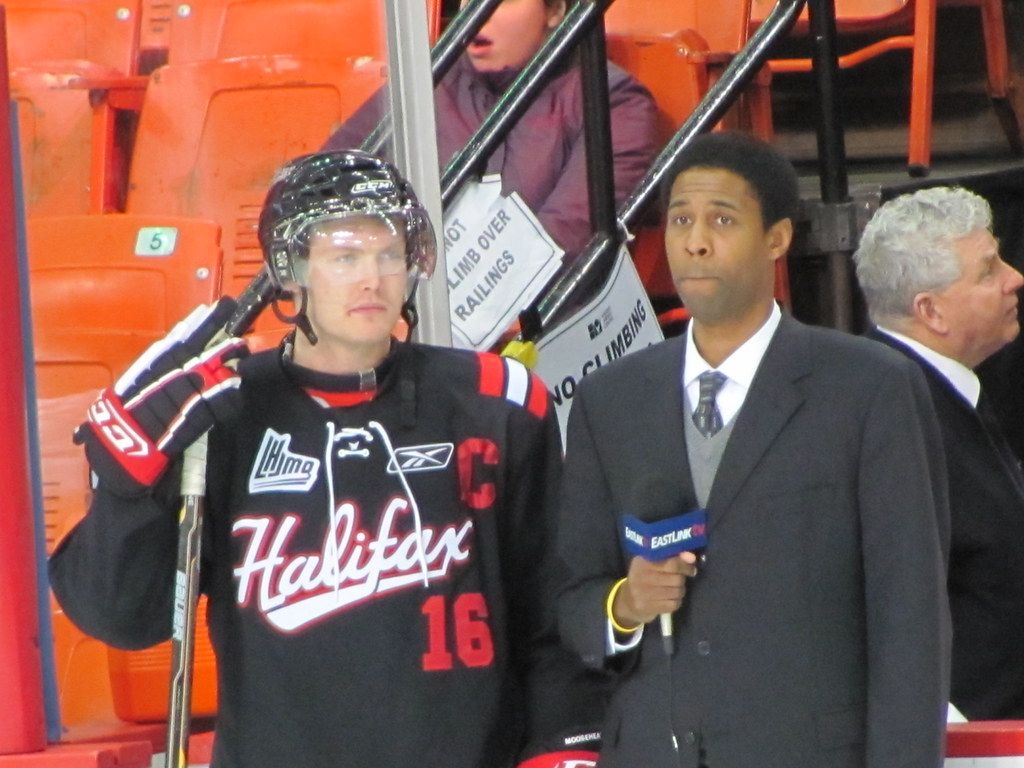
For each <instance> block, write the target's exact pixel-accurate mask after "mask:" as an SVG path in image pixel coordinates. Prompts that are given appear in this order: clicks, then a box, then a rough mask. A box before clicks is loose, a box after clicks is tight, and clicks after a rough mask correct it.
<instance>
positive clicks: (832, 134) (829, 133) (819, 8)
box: [808, 0, 853, 331]
mask: <svg viewBox="0 0 1024 768" xmlns="http://www.w3.org/2000/svg"><path fill="white" fill-rule="evenodd" d="M808 9H809V11H810V29H811V38H812V40H813V41H814V50H813V51H812V53H811V60H812V62H813V66H814V89H815V94H816V96H817V100H818V116H817V117H818V119H817V136H818V158H819V172H820V184H821V202H822V203H824V204H825V205H826V206H827V205H833V204H839V203H845V202H847V201H848V200H849V199H850V188H849V180H848V179H847V175H846V139H845V136H844V133H843V116H842V107H841V105H840V103H839V100H838V98H837V97H838V93H839V58H838V53H837V46H836V7H835V0H809V2H808ZM827 259H828V276H829V287H830V292H831V296H832V326H833V327H834V328H838V329H840V330H844V331H849V330H851V329H852V327H853V295H852V291H853V288H852V285H853V283H852V272H851V269H850V255H849V254H848V253H846V252H843V251H836V252H833V253H829V254H828V255H827Z"/></svg>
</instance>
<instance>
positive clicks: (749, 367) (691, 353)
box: [605, 303, 782, 655]
mask: <svg viewBox="0 0 1024 768" xmlns="http://www.w3.org/2000/svg"><path fill="white" fill-rule="evenodd" d="M781 321H782V310H780V309H779V305H778V304H775V303H773V304H772V311H771V314H770V315H769V316H768V319H767V320H765V321H764V324H763V325H762V326H761V327H760V328H758V329H757V331H755V333H754V335H753V336H751V337H750V338H749V339H747V340H746V341H745V342H743V343H742V344H740V346H739V347H737V348H736V350H735V351H734V352H733V353H732V354H731V355H729V356H728V357H727V358H725V360H723V361H722V364H721V365H720V366H718V367H717V368H712V367H711V366H710V365H709V364H708V362H707V360H705V359H704V358H703V357H701V354H700V352H698V351H697V344H696V343H695V342H694V340H693V323H689V325H688V326H687V329H686V349H685V351H684V352H683V372H682V385H683V389H684V390H685V392H686V397H685V398H684V400H685V401H686V402H687V403H688V406H687V407H688V408H689V409H690V413H689V414H688V416H692V415H693V411H694V410H696V408H697V402H698V400H699V399H700V382H699V381H698V380H697V379H698V377H699V376H700V375H701V374H702V373H704V372H705V371H718V372H719V373H721V374H722V375H724V376H725V377H726V379H725V383H724V384H723V385H722V388H721V389H720V390H719V391H718V395H717V396H716V397H715V402H716V403H717V405H718V411H719V413H721V414H722V426H725V425H726V424H728V423H729V422H730V421H732V420H733V419H734V418H736V414H737V413H739V412H740V408H742V407H743V401H744V400H746V399H747V393H748V392H749V391H750V385H751V384H752V383H753V382H754V374H756V373H757V369H758V367H759V366H760V365H761V360H762V359H763V358H764V353H765V352H767V351H768V345H769V344H771V341H772V337H774V336H775V331H776V330H778V327H779V323H780V322H781ZM684 418H686V416H684ZM605 623H606V625H607V630H608V636H607V637H608V642H607V644H606V648H608V651H609V655H614V654H616V653H621V652H623V651H628V650H630V649H632V648H635V647H636V646H637V644H638V643H639V642H640V640H641V638H642V637H643V634H644V628H643V627H642V626H641V627H640V628H639V629H637V631H636V632H634V633H633V634H632V635H630V636H629V638H628V639H626V638H625V637H624V636H623V635H621V634H619V633H616V632H615V630H614V628H613V627H612V623H611V622H610V621H607V622H605ZM623 640H625V642H623Z"/></svg>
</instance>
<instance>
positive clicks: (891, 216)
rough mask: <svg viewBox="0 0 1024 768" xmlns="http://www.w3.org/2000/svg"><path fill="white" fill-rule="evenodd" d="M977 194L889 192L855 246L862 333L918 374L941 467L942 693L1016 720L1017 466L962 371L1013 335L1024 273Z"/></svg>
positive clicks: (1021, 572) (1021, 653)
mask: <svg viewBox="0 0 1024 768" xmlns="http://www.w3.org/2000/svg"><path fill="white" fill-rule="evenodd" d="M991 227H992V213H991V210H990V208H989V205H988V203H987V202H986V201H985V200H984V199H983V198H981V197H979V196H978V195H976V194H974V193H973V192H969V191H967V190H965V189H951V188H948V187H936V188H932V189H924V190H920V191H918V192H915V193H914V194H911V195H903V196H901V197H898V198H896V199H894V200H891V201H889V202H887V203H886V204H885V205H883V206H882V207H881V208H879V210H878V212H877V213H876V214H875V216H874V217H873V218H872V220H871V222H870V223H869V224H868V226H867V228H866V229H865V230H864V234H863V237H862V238H861V244H860V247H859V248H858V250H857V253H856V255H855V257H854V258H855V260H856V262H857V276H858V278H859V279H860V283H861V286H862V288H863V289H864V294H865V297H866V299H867V302H868V308H869V312H870V314H871V318H872V320H873V321H874V322H875V324H876V326H877V327H876V329H875V330H874V331H872V333H871V335H872V336H874V337H875V338H877V339H879V340H881V341H883V342H885V343H886V344H888V345H889V346H891V347H893V348H895V349H897V350H899V351H900V352H902V353H903V354H905V355H906V356H907V357H909V358H910V359H911V360H913V361H914V362H915V363H916V364H917V365H919V366H920V367H921V369H922V370H923V371H924V372H925V377H926V378H927V380H928V386H929V388H930V389H931V393H932V399H933V401H934V403H935V410H936V412H937V413H938V416H939V426H940V428H941V430H942V441H943V445H944V447H945V451H946V464H947V469H948V474H949V499H950V516H951V519H952V539H951V548H950V557H949V584H948V586H949V602H950V611H951V613H952V619H953V669H952V688H951V700H952V702H953V704H954V705H955V706H956V707H957V708H958V709H959V710H960V711H961V712H963V713H964V714H965V715H966V716H967V717H968V718H970V719H972V720H974V719H981V720H996V719H1019V718H1024V475H1022V474H1021V471H1020V464H1019V463H1018V459H1017V457H1016V456H1015V455H1014V454H1013V451H1012V450H1010V448H1009V445H1008V444H1007V442H1006V440H1005V438H1004V437H1003V434H1002V430H1001V429H1000V427H999V424H998V421H997V419H996V418H995V416H994V413H993V411H992V407H991V405H990V404H989V403H988V402H987V401H986V398H985V395H984V392H982V390H981V384H980V383H979V381H978V377H977V376H976V375H975V373H974V371H973V370H972V369H973V368H975V367H977V366H978V365H979V364H980V363H981V362H982V361H983V360H985V359H986V358H988V357H990V356H991V355H992V354H993V353H995V352H996V351H998V350H999V349H1001V348H1002V347H1004V346H1005V345H1006V344H1008V343H1009V342H1011V341H1013V339H1014V338H1015V337H1016V336H1017V333H1018V332H1019V325H1018V320H1017V292H1018V291H1019V290H1020V288H1021V285H1024V278H1022V277H1021V275H1020V273H1019V272H1017V270H1015V269H1014V268H1013V267H1011V266H1010V265H1008V264H1007V263H1006V262H1005V261H1003V260H1002V258H1000V255H999V243H998V242H996V239H995V238H994V237H993V236H992V231H991Z"/></svg>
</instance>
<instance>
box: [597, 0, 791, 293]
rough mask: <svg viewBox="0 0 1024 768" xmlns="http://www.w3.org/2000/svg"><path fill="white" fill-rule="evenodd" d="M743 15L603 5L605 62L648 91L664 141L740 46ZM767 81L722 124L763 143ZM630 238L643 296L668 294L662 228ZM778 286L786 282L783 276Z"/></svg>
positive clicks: (671, 3) (718, 9)
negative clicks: (742, 130)
mask: <svg viewBox="0 0 1024 768" xmlns="http://www.w3.org/2000/svg"><path fill="white" fill-rule="evenodd" d="M749 13H750V0H742V2H735V3H701V2H698V0H617V2H615V3H613V4H612V5H611V6H609V8H608V10H607V11H606V12H605V32H606V36H607V47H608V57H609V58H610V59H611V60H612V61H614V62H615V63H616V64H618V65H619V66H621V67H622V68H623V69H625V70H627V71H628V72H630V74H632V75H633V76H634V77H635V78H636V79H637V80H639V81H640V82H641V83H643V84H644V85H646V86H647V88H648V89H649V90H650V91H651V94H652V95H653V96H654V100H655V102H657V105H658V112H659V116H660V127H661V132H662V138H663V139H664V140H666V141H667V140H668V139H669V138H670V137H671V136H672V135H673V134H674V133H675V131H676V130H677V129H678V128H679V127H680V126H681V125H682V124H683V122H684V121H685V120H686V118H687V117H689V116H690V113H691V112H692V111H693V109H694V108H695V107H696V106H697V104H698V103H699V102H700V100H701V98H703V96H704V94H705V93H706V92H707V89H708V87H709V85H710V84H711V83H712V82H714V78H715V77H716V76H717V74H718V73H719V72H720V70H721V69H722V68H723V67H724V65H726V64H727V63H728V62H729V60H730V59H731V57H732V56H733V55H734V54H735V53H736V52H737V51H739V50H740V48H742V47H743V45H744V44H745V43H746V39H747V34H748V32H747V30H748V26H749V25H748V19H749ZM767 74H768V73H767V71H765V73H764V75H767ZM767 83H768V81H767V80H766V79H764V77H762V78H760V79H759V80H758V82H757V84H756V85H755V87H754V88H753V89H752V90H750V91H749V92H748V93H747V94H745V95H744V96H743V97H742V99H741V103H740V105H739V107H738V109H734V110H732V112H731V113H730V115H728V116H727V117H726V119H725V120H724V121H723V126H728V127H747V128H750V129H751V130H753V132H754V133H756V134H758V135H759V136H761V137H762V138H766V139H768V138H770V137H771V134H772V129H771V103H770V99H769V94H768V88H767ZM635 234H636V240H635V241H634V242H633V243H632V244H631V246H630V251H631V252H632V254H633V260H634V262H635V263H636V267H637V272H638V273H639V275H640V279H641V280H642V281H643V283H644V285H645V286H646V287H647V290H648V292H649V293H650V294H651V295H652V296H674V295H675V288H674V287H673V285H672V280H671V277H670V275H669V273H668V268H667V266H666V263H665V249H664V228H663V227H662V226H657V227H650V226H644V227H640V228H638V230H637V232H636V233H635ZM780 280H781V283H782V284H785V283H786V281H785V279H784V275H780ZM781 287H782V285H780V288H781ZM786 295H787V296H788V292H787V293H786Z"/></svg>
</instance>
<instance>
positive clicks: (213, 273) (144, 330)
mask: <svg viewBox="0 0 1024 768" xmlns="http://www.w3.org/2000/svg"><path fill="white" fill-rule="evenodd" d="M172 236H173V239H174V242H173V245H171V237H172ZM219 237H220V228H219V227H218V226H217V225H216V224H215V223H213V222H209V221H200V220H195V219H175V218H172V217H167V216H127V215H123V214H108V215H102V216H100V215H95V216H65V217H33V218H30V219H29V220H28V246H29V253H30V254H31V256H30V287H31V295H32V313H33V335H34V340H35V367H36V378H37V394H38V401H37V405H38V410H39V423H40V436H41V444H42V456H41V463H42V476H43V508H44V518H45V527H46V545H47V552H51V551H52V550H53V548H54V547H55V546H56V544H57V542H59V541H60V539H61V538H63V536H64V535H65V534H66V533H67V532H68V531H69V530H70V529H71V528H72V527H73V526H74V524H75V523H76V522H77V521H78V520H79V519H81V517H82V515H83V514H84V513H85V508H86V505H87V503H88V494H89V486H88V471H87V468H86V465H85V461H84V456H83V454H82V450H81V448H80V447H78V446H75V445H74V444H73V443H72V442H71V433H72V431H73V429H74V428H75V427H76V426H77V425H78V424H79V423H81V421H82V418H83V415H84V413H85V409H86V407H87V406H88V404H89V403H90V402H91V401H92V399H93V398H94V397H95V395H96V392H97V391H98V390H99V389H101V388H102V387H105V386H107V385H109V384H111V383H112V382H113V381H114V379H115V378H116V377H117V376H118V375H119V374H120V373H121V372H122V371H124V370H125V369H126V368H127V367H128V365H129V364H130V363H131V361H132V360H134V359H135V357H136V356H137V355H138V354H139V353H140V352H141V351H142V350H143V349H145V347H146V346H147V345H148V344H150V343H151V342H152V341H154V340H156V339H158V338H160V337H162V336H163V335H164V334H165V333H166V331H167V330H168V329H169V328H170V327H171V326H172V325H173V324H174V323H175V322H176V321H177V320H178V319H180V318H181V317H182V316H184V315H185V314H186V313H187V312H188V311H189V310H190V309H191V308H192V307H194V306H195V305H196V304H199V303H202V302H209V301H211V300H212V299H213V298H214V297H216V296H217V295H218V294H219V292H220V282H221V254H220V248H219V242H218V240H219ZM129 299H130V300H129ZM53 611H54V617H53V618H54V637H55V657H56V666H57V674H58V681H59V685H60V700H61V718H62V721H63V722H64V724H65V725H66V726H67V727H70V728H72V729H74V728H75V727H76V726H82V725H92V724H95V722H96V721H97V720H104V719H108V720H109V719H112V718H113V717H114V715H115V714H116V715H117V716H119V717H121V718H122V719H126V720H136V721H140V720H145V719H151V718H152V704H151V703H148V700H147V699H146V698H144V697H145V696H149V697H153V696H159V698H160V699H162V700H163V705H162V706H163V708H164V710H166V698H167V694H166V690H167V688H166V685H165V686H164V687H163V688H162V689H159V691H157V690H155V689H154V687H153V683H152V680H151V679H150V677H149V676H151V675H152V674H153V673H152V672H146V673H145V674H144V675H143V678H144V679H143V681H142V682H137V681H135V678H136V677H138V676H139V674H140V673H139V672H137V671H136V670H137V669H138V668H140V667H141V668H142V669H144V670H148V669H152V668H153V663H154V660H156V659H159V660H160V661H159V663H160V664H162V666H163V669H164V672H163V674H164V675H165V676H166V675H167V674H168V673H167V671H166V668H167V662H168V659H169V658H170V651H169V650H168V648H167V647H166V646H160V647H159V649H158V650H157V649H151V650H149V651H141V652H132V653H125V652H123V651H114V650H112V649H106V648H105V647H104V646H103V645H102V644H101V643H99V642H98V641H96V640H93V639H91V638H88V637H86V636H85V635H83V634H82V633H81V632H80V631H78V629H77V628H75V627H74V626H73V625H72V624H71V623H70V622H69V621H68V620H67V618H66V617H65V616H64V614H63V611H61V609H60V607H59V606H58V605H57V604H56V603H55V602H54V603H53ZM199 637H201V638H203V639H202V640H201V641H200V642H199V643H198V644H197V645H198V648H199V649H198V650H197V659H202V660H204V661H203V666H202V667H201V669H202V671H201V672H199V678H201V681H200V682H199V686H198V687H197V688H196V697H195V702H194V711H195V712H196V713H197V714H210V713H211V712H212V711H213V708H214V707H215V702H216V693H215V684H214V674H213V664H212V650H211V649H210V648H209V645H208V643H207V641H206V640H205V634H204V633H200V635H199ZM108 657H109V658H108ZM197 669H200V668H198V667H197ZM156 719H159V717H157V718H156Z"/></svg>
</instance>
